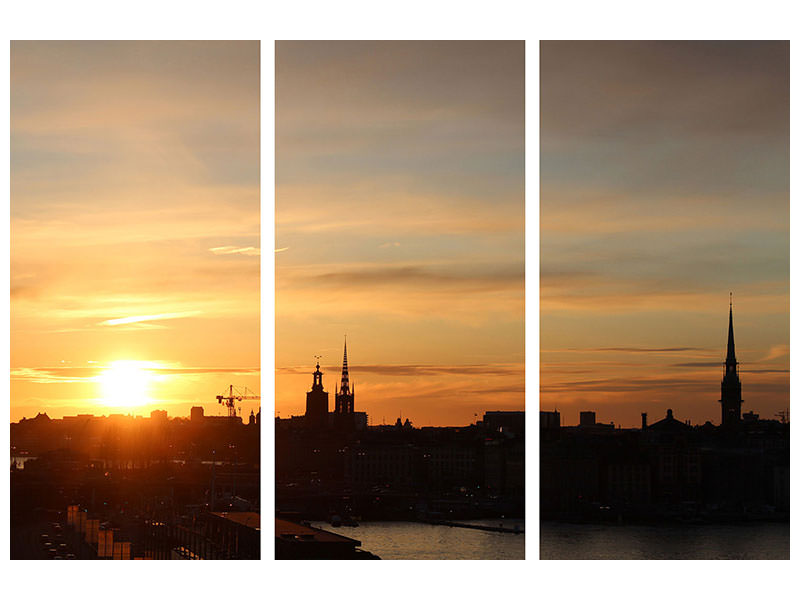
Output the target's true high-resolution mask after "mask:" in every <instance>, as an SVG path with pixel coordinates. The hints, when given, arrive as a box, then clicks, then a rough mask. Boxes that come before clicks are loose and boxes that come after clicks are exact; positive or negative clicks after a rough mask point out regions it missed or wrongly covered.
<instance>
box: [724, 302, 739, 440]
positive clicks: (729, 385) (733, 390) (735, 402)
mask: <svg viewBox="0 0 800 600" xmlns="http://www.w3.org/2000/svg"><path fill="white" fill-rule="evenodd" d="M719 401H720V403H721V404H722V426H723V427H729V426H731V425H736V424H738V423H739V422H740V421H741V420H742V382H741V381H739V363H738V362H737V361H736V349H735V347H734V343H733V295H731V302H730V312H729V313H728V354H727V356H726V357H725V371H724V375H723V377H722V397H721V398H720V400H719Z"/></svg>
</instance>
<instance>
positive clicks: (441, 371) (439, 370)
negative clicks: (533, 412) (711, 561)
mask: <svg viewBox="0 0 800 600" xmlns="http://www.w3.org/2000/svg"><path fill="white" fill-rule="evenodd" d="M323 368H324V369H326V370H327V371H331V372H335V371H336V370H338V369H340V368H341V365H330V366H328V367H323ZM277 372H278V373H281V374H284V375H308V372H309V370H308V367H281V368H278V369H277ZM350 372H351V373H372V374H375V375H385V376H388V377H418V376H421V375H456V376H471V375H489V376H511V377H520V376H521V375H523V376H524V373H525V365H523V364H510V365H509V364H497V365H491V364H485V365H351V366H350Z"/></svg>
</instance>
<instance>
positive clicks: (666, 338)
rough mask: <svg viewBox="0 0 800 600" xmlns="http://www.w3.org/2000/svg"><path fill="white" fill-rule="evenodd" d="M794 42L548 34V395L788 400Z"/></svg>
mask: <svg viewBox="0 0 800 600" xmlns="http://www.w3.org/2000/svg"><path fill="white" fill-rule="evenodd" d="M788 64H789V44H788V42H544V43H542V45H541V329H540V332H541V406H542V408H543V409H546V410H553V409H556V408H557V409H558V410H559V411H560V412H561V414H562V422H563V423H565V424H567V425H575V424H576V423H577V422H578V413H579V411H581V410H593V411H596V412H597V419H598V421H602V422H605V423H608V422H609V421H614V422H615V423H617V424H621V425H623V426H637V425H639V423H640V413H642V412H647V413H648V414H649V415H650V420H651V422H652V421H654V420H658V419H661V418H663V417H664V415H665V412H666V410H667V409H668V408H672V409H673V410H674V413H675V417H676V418H678V419H680V420H681V421H685V420H690V421H691V422H692V423H693V424H696V423H697V424H702V423H704V422H705V421H706V420H710V421H711V422H712V423H714V424H719V422H720V404H719V402H718V401H719V399H720V381H721V379H722V375H723V370H722V369H723V367H722V362H723V360H724V358H725V351H726V342H727V334H728V309H729V293H731V292H732V293H733V315H734V329H735V337H736V355H737V358H738V360H739V361H740V363H741V367H740V369H741V382H742V399H743V401H744V404H743V405H742V411H743V412H746V411H753V412H755V413H757V414H760V415H761V417H762V418H766V419H772V418H775V414H776V413H778V412H779V411H782V410H784V409H786V408H788V405H789V72H788Z"/></svg>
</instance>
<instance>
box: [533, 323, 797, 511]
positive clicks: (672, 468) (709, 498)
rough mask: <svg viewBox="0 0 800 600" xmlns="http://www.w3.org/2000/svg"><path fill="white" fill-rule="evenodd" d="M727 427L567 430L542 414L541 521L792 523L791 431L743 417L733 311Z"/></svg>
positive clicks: (592, 423)
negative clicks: (790, 485)
mask: <svg viewBox="0 0 800 600" xmlns="http://www.w3.org/2000/svg"><path fill="white" fill-rule="evenodd" d="M720 406H721V420H720V422H721V424H720V425H719V426H715V425H713V424H711V423H710V422H706V423H705V424H704V425H700V426H691V425H689V424H688V423H685V422H683V421H681V420H679V419H678V418H676V417H675V415H674V414H673V412H672V410H667V414H666V416H665V418H663V419H661V420H660V421H657V422H655V423H652V424H648V422H647V414H646V413H642V425H641V428H639V429H620V428H615V427H614V425H613V424H610V425H607V424H602V423H597V422H596V418H595V413H593V412H589V411H585V412H583V413H581V419H580V424H579V425H578V426H577V427H561V423H560V415H559V414H558V412H545V411H542V412H541V413H540V433H541V463H540V464H541V515H542V518H543V519H566V520H598V519H600V520H613V521H628V520H634V521H654V522H659V521H665V520H667V521H683V522H696V523H702V522H715V521H722V522H741V521H755V520H778V521H781V520H788V514H789V423H788V420H787V419H786V418H785V417H781V419H780V420H771V419H761V418H759V415H757V414H755V413H753V412H752V411H749V412H747V413H745V414H744V415H742V413H741V406H742V384H741V381H740V380H739V363H738V362H737V360H736V352H735V347H734V336H733V308H732V307H731V309H730V313H729V322H728V346H727V355H726V358H725V363H724V373H723V379H722V385H721V397H720Z"/></svg>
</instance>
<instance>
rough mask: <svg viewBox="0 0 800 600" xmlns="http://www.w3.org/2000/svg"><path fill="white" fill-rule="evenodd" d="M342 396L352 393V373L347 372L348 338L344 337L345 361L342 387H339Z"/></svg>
mask: <svg viewBox="0 0 800 600" xmlns="http://www.w3.org/2000/svg"><path fill="white" fill-rule="evenodd" d="M339 392H340V393H342V394H349V393H350V372H349V371H348V370H347V336H344V359H343V360H342V385H341V386H339Z"/></svg>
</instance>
